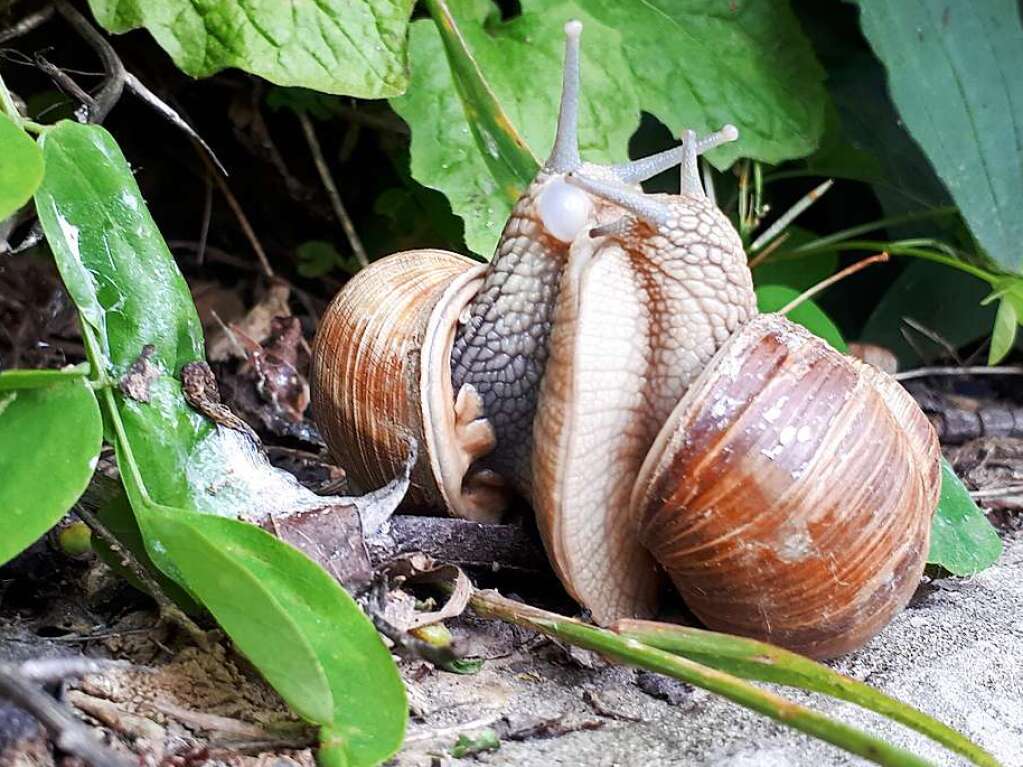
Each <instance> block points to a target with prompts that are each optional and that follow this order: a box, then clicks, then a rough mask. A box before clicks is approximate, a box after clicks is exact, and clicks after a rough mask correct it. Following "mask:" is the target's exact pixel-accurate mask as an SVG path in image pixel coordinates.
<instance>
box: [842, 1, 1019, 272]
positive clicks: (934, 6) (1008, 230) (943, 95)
mask: <svg viewBox="0 0 1023 767" xmlns="http://www.w3.org/2000/svg"><path fill="white" fill-rule="evenodd" d="M857 4H858V5H859V7H860V23H861V25H862V27H863V32H864V34H865V35H866V36H867V39H868V40H869V41H870V44H871V46H873V48H874V52H875V53H876V54H877V56H878V58H880V59H881V61H883V62H884V64H885V66H886V67H887V70H888V83H889V88H890V90H891V94H892V99H893V100H894V102H895V105H896V106H897V107H898V110H899V114H900V115H901V116H902V119H903V121H904V122H905V124H906V127H907V128H908V129H909V132H910V133H911V134H912V136H913V138H915V139H916V141H917V143H918V144H919V145H920V147H921V148H922V149H923V150H924V153H925V154H926V155H927V157H928V159H929V160H930V161H931V164H932V165H933V166H934V169H935V170H936V171H937V173H938V176H939V177H940V178H941V180H942V181H943V182H944V183H945V185H946V186H947V187H948V190H949V192H951V194H952V198H953V199H954V200H955V202H956V204H958V206H959V208H960V209H961V210H962V213H963V216H964V217H965V219H966V221H967V223H968V224H969V226H970V229H971V231H972V232H973V234H974V235H975V236H976V238H977V240H978V241H979V242H980V244H981V245H982V246H983V247H984V249H985V250H986V251H987V252H988V255H990V256H991V257H992V258H993V259H994V260H995V261H997V262H998V263H999V264H1001V265H1002V266H1003V267H1004V268H1005V269H1008V270H1013V271H1015V270H1018V269H1019V268H1020V266H1021V264H1023V251H1021V250H1020V243H1021V242H1023V217H1021V216H1020V215H1019V201H1020V200H1021V199H1023V154H1021V153H1020V152H1019V151H1018V147H1019V146H1020V144H1021V143H1023V78H1020V77H1019V62H1020V61H1021V60H1023V23H1021V21H1020V14H1019V8H1018V5H1017V4H1016V3H1015V2H1013V0H991V1H990V2H985V3H957V4H954V5H948V4H942V3H928V2H923V1H922V0H910V1H908V2H907V1H906V0H857Z"/></svg>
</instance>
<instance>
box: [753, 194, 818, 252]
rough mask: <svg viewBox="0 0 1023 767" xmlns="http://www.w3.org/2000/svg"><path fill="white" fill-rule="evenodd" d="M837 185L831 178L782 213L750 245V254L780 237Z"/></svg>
mask: <svg viewBox="0 0 1023 767" xmlns="http://www.w3.org/2000/svg"><path fill="white" fill-rule="evenodd" d="M834 183H835V180H834V179H831V178H829V179H828V180H827V181H825V182H824V183H822V184H818V185H817V186H815V187H814V188H813V189H811V190H810V191H809V192H807V193H806V194H805V195H803V196H802V197H800V198H799V200H797V201H796V204H795V205H793V206H792V207H791V208H789V209H788V210H787V211H785V212H784V213H782V214H781V215H780V216H779V217H778V220H777V221H775V222H774V223H773V224H771V225H770V226H769V227H767V229H765V230H764V231H763V232H762V233H761V235H760V236H759V237H757V238H756V239H755V240H753V244H752V245H750V249H749V250H750V253H756V252H757V251H758V250H760V249H761V248H762V247H764V246H765V245H767V244H768V243H769V242H770V241H771V240H773V239H774V238H775V237H777V236H778V234H779V233H780V232H782V231H784V230H785V229H786V228H787V227H788V225H789V224H791V223H792V222H793V221H795V220H796V218H798V217H799V216H800V215H801V214H802V213H803V211H805V210H806V209H807V208H809V207H810V206H811V205H813V204H814V203H815V202H817V200H819V199H820V198H821V197H823V196H824V193H825V192H827V191H828V190H829V189H830V188H831V187H832V186H833V185H834Z"/></svg>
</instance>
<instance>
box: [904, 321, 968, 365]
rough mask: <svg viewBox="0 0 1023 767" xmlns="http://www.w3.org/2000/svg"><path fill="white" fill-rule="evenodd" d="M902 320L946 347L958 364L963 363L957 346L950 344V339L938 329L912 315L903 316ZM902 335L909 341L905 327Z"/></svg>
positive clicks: (946, 350) (949, 354)
mask: <svg viewBox="0 0 1023 767" xmlns="http://www.w3.org/2000/svg"><path fill="white" fill-rule="evenodd" d="M902 321H903V322H905V323H906V324H907V325H909V326H910V327H911V328H912V329H913V330H915V331H916V332H917V333H919V334H920V335H922V336H923V337H924V338H927V339H929V340H931V341H933V342H934V343H936V344H937V345H938V346H940V347H941V348H942V349H944V350H945V352H946V353H947V354H948V356H949V357H951V358H952V359H953V360H955V362H956V364H958V365H961V364H962V360H961V359H960V358H959V355H958V354H956V350H955V347H954V346H952V344H950V343H949V342H948V341H946V340H945V339H944V338H943V337H942V336H941V335H940V334H939V333H938V332H937V331H934V330H931V329H930V328H929V327H927V326H926V325H924V324H923V323H920V322H917V321H916V320H914V319H913V318H912V317H903V318H902ZM902 337H903V338H905V339H906V341H907V342H908V341H909V338H908V337H907V335H906V332H905V328H903V333H902Z"/></svg>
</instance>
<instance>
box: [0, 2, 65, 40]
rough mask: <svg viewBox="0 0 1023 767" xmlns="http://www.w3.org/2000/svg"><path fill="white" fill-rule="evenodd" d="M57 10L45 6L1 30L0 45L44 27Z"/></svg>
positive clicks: (50, 6)
mask: <svg viewBox="0 0 1023 767" xmlns="http://www.w3.org/2000/svg"><path fill="white" fill-rule="evenodd" d="M55 10H56V9H55V8H54V7H53V6H52V5H44V6H43V7H42V8H40V9H39V10H38V11H35V12H33V13H30V14H29V15H28V16H25V17H24V18H23V19H21V20H20V21H16V22H14V24H12V25H11V26H9V27H7V29H4V30H0V44H3V43H6V42H7V41H8V40H13V39H14V38H16V37H21V36H22V35H27V34H28V33H29V32H31V31H32V30H33V29H35V28H36V27H39V26H42V25H43V24H45V23H46V22H47V21H49V20H50V19H52V18H53V12H54V11H55Z"/></svg>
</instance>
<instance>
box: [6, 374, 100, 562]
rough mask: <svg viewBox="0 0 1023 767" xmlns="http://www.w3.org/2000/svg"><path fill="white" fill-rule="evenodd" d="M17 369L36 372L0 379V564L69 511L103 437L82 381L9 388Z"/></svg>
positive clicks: (96, 411)
mask: <svg viewBox="0 0 1023 767" xmlns="http://www.w3.org/2000/svg"><path fill="white" fill-rule="evenodd" d="M22 372H23V373H25V374H31V373H34V372H36V371H12V372H11V373H2V374H0V564H3V563H4V562H7V561H8V560H10V559H12V558H13V557H15V556H17V555H18V554H19V553H21V551H22V550H23V549H25V548H26V547H27V546H29V545H30V544H32V543H33V542H34V541H35V540H36V539H37V538H39V536H41V535H43V533H45V532H46V531H47V530H49V529H50V528H51V527H53V526H54V525H55V524H56V523H57V522H58V521H60V518H61V517H63V516H64V514H66V513H67V512H68V511H69V510H70V508H71V506H72V505H74V503H75V501H77V500H78V498H79V496H81V494H82V493H83V492H84V491H85V488H86V487H87V486H88V484H89V479H90V478H91V477H92V473H93V471H95V469H96V461H97V460H98V458H99V451H100V447H101V446H102V438H103V423H102V419H101V418H100V412H99V407H98V405H97V404H96V397H95V395H94V394H93V393H92V389H90V388H89V386H88V384H87V383H86V381H85V378H84V377H82V376H80V375H79V376H78V377H76V378H69V377H64V378H56V377H51V381H50V383H49V384H47V385H43V386H35V387H34V388H13V387H12V386H10V384H11V383H12V382H11V380H10V379H11V378H12V377H17V376H18V375H19V373H22ZM26 377H28V376H26ZM35 380H36V381H39V380H40V379H39V378H38V377H37V378H36V379H35Z"/></svg>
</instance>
